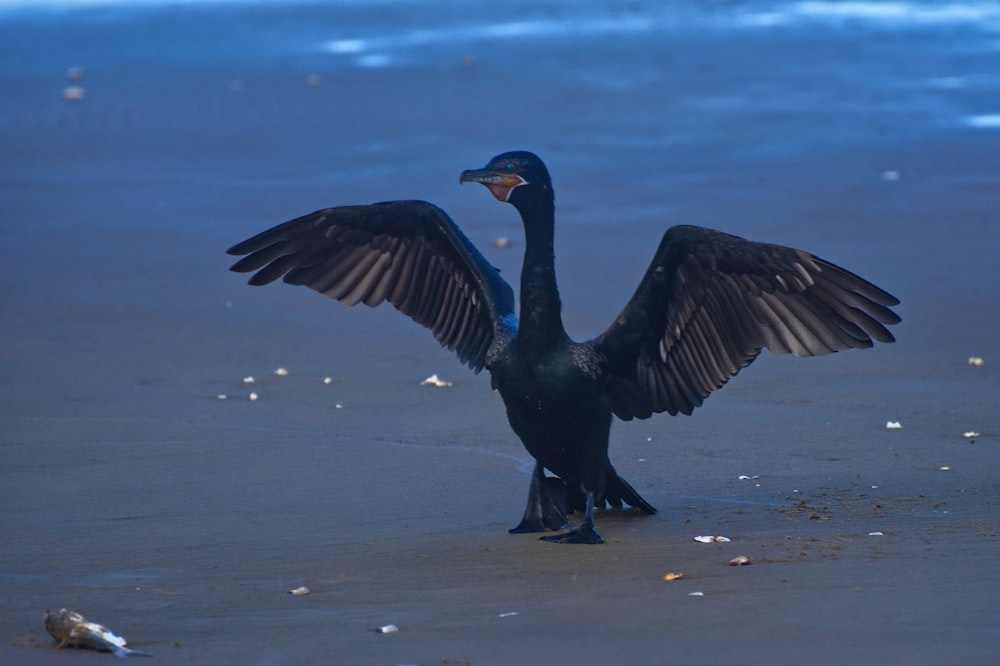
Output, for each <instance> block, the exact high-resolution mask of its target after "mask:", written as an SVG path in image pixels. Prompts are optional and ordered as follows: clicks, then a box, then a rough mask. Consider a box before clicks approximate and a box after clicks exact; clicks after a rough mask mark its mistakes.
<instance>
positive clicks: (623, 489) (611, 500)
mask: <svg viewBox="0 0 1000 666" xmlns="http://www.w3.org/2000/svg"><path fill="white" fill-rule="evenodd" d="M604 501H605V502H607V503H608V504H610V505H611V506H613V507H620V506H621V505H622V502H624V503H625V504H628V505H629V506H634V507H635V508H637V509H640V510H641V511H643V512H644V513H649V514H653V513H656V509H655V508H653V505H652V504H650V503H649V502H647V501H646V500H644V499H642V496H641V495H639V493H637V492H636V491H635V488H633V487H632V486H630V485H629V482H628V481H626V480H625V479H623V478H622V477H620V476H618V472H616V471H615V470H614V469H611V470H610V471H609V472H608V479H607V482H606V486H605V489H604Z"/></svg>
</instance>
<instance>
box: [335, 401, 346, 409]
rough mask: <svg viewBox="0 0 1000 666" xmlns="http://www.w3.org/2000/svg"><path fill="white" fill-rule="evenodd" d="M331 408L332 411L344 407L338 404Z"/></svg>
mask: <svg viewBox="0 0 1000 666" xmlns="http://www.w3.org/2000/svg"><path fill="white" fill-rule="evenodd" d="M333 408H334V409H343V408H344V406H343V405H342V404H340V403H339V402H338V403H337V404H336V405H334V406H333Z"/></svg>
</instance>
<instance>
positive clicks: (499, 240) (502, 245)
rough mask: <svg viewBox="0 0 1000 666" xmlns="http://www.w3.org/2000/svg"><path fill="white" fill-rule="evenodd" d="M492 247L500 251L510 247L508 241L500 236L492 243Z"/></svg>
mask: <svg viewBox="0 0 1000 666" xmlns="http://www.w3.org/2000/svg"><path fill="white" fill-rule="evenodd" d="M493 246H494V247H498V248H501V249H502V248H505V247H510V239H509V238H507V237H506V236H500V237H499V238H497V239H496V240H494V241H493Z"/></svg>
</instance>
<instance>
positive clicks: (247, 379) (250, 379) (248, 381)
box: [243, 376, 253, 384]
mask: <svg viewBox="0 0 1000 666" xmlns="http://www.w3.org/2000/svg"><path fill="white" fill-rule="evenodd" d="M243 383H244V384H253V377H249V376H248V377H244V378H243Z"/></svg>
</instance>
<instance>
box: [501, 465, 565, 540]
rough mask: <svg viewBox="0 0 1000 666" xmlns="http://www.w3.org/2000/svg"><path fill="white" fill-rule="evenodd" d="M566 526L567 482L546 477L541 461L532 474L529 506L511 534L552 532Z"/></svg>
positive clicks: (511, 530)
mask: <svg viewBox="0 0 1000 666" xmlns="http://www.w3.org/2000/svg"><path fill="white" fill-rule="evenodd" d="M564 527H566V484H565V483H564V482H563V481H562V479H557V478H554V477H551V478H550V477H546V476H545V469H544V468H543V467H542V464H541V463H539V462H536V463H535V471H534V472H533V473H532V474H531V489H530V490H529V492H528V506H527V508H526V509H525V510H524V517H523V518H521V522H520V524H518V526H517V527H513V528H511V529H510V530H509V531H510V533H511V534H523V533H525V532H551V531H553V530H561V529H562V528H564Z"/></svg>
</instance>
